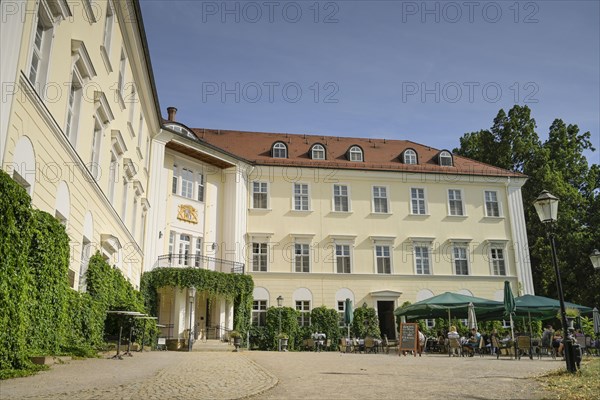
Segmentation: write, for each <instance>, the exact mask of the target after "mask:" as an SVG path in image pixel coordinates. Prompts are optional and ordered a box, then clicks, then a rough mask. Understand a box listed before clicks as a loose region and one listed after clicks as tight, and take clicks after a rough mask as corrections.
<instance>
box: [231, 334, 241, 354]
mask: <svg viewBox="0 0 600 400" xmlns="http://www.w3.org/2000/svg"><path fill="white" fill-rule="evenodd" d="M229 337H230V338H231V339H233V345H234V346H235V350H233V351H239V348H240V346H241V345H242V335H241V334H240V333H239V332H238V331H231V332H229Z"/></svg>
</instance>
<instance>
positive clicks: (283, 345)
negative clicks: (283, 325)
mask: <svg viewBox="0 0 600 400" xmlns="http://www.w3.org/2000/svg"><path fill="white" fill-rule="evenodd" d="M276 339H277V342H278V343H279V351H287V348H288V339H289V336H288V335H287V334H286V333H280V334H278V335H277V336H276Z"/></svg>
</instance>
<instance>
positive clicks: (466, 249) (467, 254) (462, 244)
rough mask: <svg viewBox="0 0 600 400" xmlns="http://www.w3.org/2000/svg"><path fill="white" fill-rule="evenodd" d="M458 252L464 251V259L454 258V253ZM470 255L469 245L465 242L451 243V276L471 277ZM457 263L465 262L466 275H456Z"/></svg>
mask: <svg viewBox="0 0 600 400" xmlns="http://www.w3.org/2000/svg"><path fill="white" fill-rule="evenodd" d="M457 250H459V251H461V250H464V252H465V257H464V258H462V257H461V258H457V257H456V251H457ZM470 258H471V255H470V252H469V243H466V242H453V243H452V274H453V275H456V276H470V275H471V260H470ZM457 261H461V262H462V261H465V262H466V264H467V265H466V267H467V273H466V274H459V273H458V266H457Z"/></svg>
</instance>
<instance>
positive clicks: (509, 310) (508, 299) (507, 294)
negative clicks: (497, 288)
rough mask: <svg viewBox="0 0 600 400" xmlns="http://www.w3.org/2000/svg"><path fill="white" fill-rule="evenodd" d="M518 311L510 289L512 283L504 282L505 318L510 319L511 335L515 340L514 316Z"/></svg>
mask: <svg viewBox="0 0 600 400" xmlns="http://www.w3.org/2000/svg"><path fill="white" fill-rule="evenodd" d="M516 310H517V305H516V303H515V296H513V293H512V290H511V288H510V282H509V281H504V316H505V317H507V318H509V319H510V334H511V337H512V338H513V339H514V338H515V333H514V330H513V321H512V316H513V314H514V313H515V311H516Z"/></svg>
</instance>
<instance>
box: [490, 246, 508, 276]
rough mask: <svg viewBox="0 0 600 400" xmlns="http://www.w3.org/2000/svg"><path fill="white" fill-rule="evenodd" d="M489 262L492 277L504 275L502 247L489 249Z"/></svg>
mask: <svg viewBox="0 0 600 400" xmlns="http://www.w3.org/2000/svg"><path fill="white" fill-rule="evenodd" d="M490 260H491V262H492V275H506V263H505V262H504V246H501V245H492V247H491V248H490Z"/></svg>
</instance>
